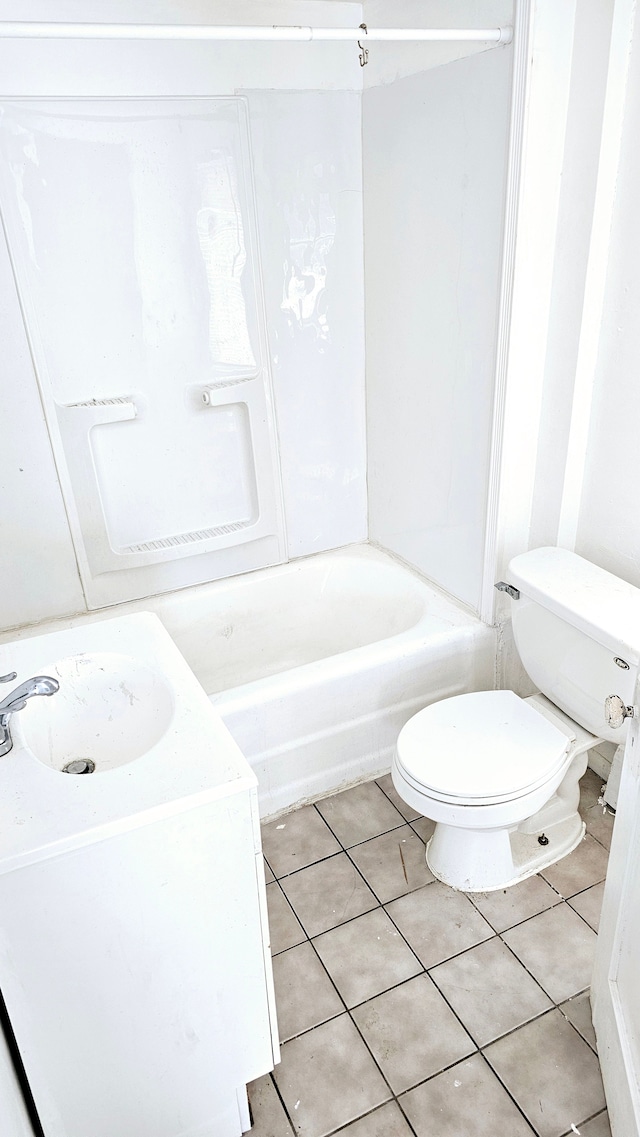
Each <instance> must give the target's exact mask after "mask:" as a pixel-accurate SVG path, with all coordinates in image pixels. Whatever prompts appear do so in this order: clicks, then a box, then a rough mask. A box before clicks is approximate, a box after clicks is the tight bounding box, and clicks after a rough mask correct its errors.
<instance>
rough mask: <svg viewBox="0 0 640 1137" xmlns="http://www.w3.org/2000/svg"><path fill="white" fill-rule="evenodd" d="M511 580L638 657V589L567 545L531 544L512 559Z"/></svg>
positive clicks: (633, 660)
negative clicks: (533, 547)
mask: <svg viewBox="0 0 640 1137" xmlns="http://www.w3.org/2000/svg"><path fill="white" fill-rule="evenodd" d="M507 580H508V582H509V584H512V585H514V586H515V587H516V588H518V589H520V591H521V592H522V593H523V594H524V595H525V596H528V597H529V599H531V600H535V601H536V602H537V603H538V604H541V605H542V606H543V607H544V608H547V609H548V610H549V611H550V612H553V613H555V615H557V616H559V617H560V618H561V619H563V620H565V621H566V622H567V623H568V624H571V625H572V626H573V627H574V628H577V629H578V630H579V631H582V632H584V633H585V635H588V636H590V638H591V639H593V640H595V641H596V642H597V643H600V644H602V645H603V646H604V647H606V648H609V649H610V650H611V651H612V652H613V653H614V655H619V656H621V657H622V659H624V660H625V661H626V662H627V663H629V664H631V665H637V664H638V662H640V589H638V588H635V587H634V586H633V585H632V584H629V583H628V582H627V581H626V580H620V578H619V577H617V576H614V575H613V573H610V572H607V571H606V570H605V569H601V568H599V567H598V566H597V565H594V564H591V562H590V561H586V560H585V559H584V557H579V556H578V555H577V553H571V552H569V550H568V549H558V548H554V547H551V548H543V549H531V550H530V552H528V553H520V554H519V556H517V557H514V558H513V560H511V561H510V562H509V567H508V569H507Z"/></svg>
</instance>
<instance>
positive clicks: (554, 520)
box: [529, 0, 614, 548]
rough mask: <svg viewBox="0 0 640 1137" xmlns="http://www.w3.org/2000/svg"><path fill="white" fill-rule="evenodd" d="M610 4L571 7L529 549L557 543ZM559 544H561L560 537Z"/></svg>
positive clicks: (598, 0)
mask: <svg viewBox="0 0 640 1137" xmlns="http://www.w3.org/2000/svg"><path fill="white" fill-rule="evenodd" d="M613 8H614V0H581V2H580V4H578V5H576V10H575V28H574V38H573V54H572V67H571V84H570V91H569V101H568V108H567V121H566V136H565V145H564V158H563V163H562V179H561V186H560V199H559V209H558V227H557V240H556V247H555V253H554V266H553V281H552V292H551V303H550V320H549V329H548V339H547V351H546V358H545V364H544V386H543V393H542V407H541V421H540V431H539V436H538V443H537V447H538V453H537V461H536V478H535V489H534V497H533V506H532V511H531V531H530V538H529V545H530V547H532V548H534V547H536V546H540V545H555V544H556V543H558V538H559V525H560V516H561V508H562V496H563V483H564V476H565V463H566V458H567V444H568V439H569V430H570V425H571V411H572V399H573V392H574V381H575V375H576V367H577V363H578V353H579V348H580V337H581V331H582V324H583V310H584V304H585V286H586V283H587V269H588V263H589V249H590V240H591V234H592V224H593V215H594V206H595V195H596V186H597V177H598V166H599V157H600V139H601V133H602V125H603V111H604V100H605V92H606V84H607V70H608V64H609V43H610V38H611V21H612V16H613ZM587 318H589V317H588V315H587ZM560 538H561V539H560V543H561V544H562V543H563V541H562V537H561V534H560Z"/></svg>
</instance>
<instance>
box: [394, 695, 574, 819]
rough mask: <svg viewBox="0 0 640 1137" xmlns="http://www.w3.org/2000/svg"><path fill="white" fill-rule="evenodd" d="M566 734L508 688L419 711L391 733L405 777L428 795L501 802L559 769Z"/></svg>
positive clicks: (567, 740) (568, 740)
mask: <svg viewBox="0 0 640 1137" xmlns="http://www.w3.org/2000/svg"><path fill="white" fill-rule="evenodd" d="M570 744H571V738H570V737H568V735H567V734H564V733H563V732H562V731H561V730H559V729H558V727H556V726H554V725H553V723H551V722H549V720H548V719H546V718H545V717H544V716H543V715H542V714H541V713H540V712H539V711H536V710H534V708H533V707H531V706H530V705H529V703H527V702H525V700H524V699H521V698H519V696H518V695H515V694H514V692H513V691H479V692H475V693H473V694H470V695H455V696H454V697H453V698H451V699H442V700H441V701H440V702H438V703H433V704H432V705H431V706H429V707H425V709H424V710H423V711H419V712H418V714H417V715H414V716H413V718H412V719H409V722H408V723H406V725H405V726H403V728H402V730H401V731H400V735H399V737H398V745H397V760H398V762H399V764H400V766H401V767H402V769H403V771H404V772H405V773H406V775H407V776H408V778H409V780H410V781H412V782H414V783H415V785H416V786H417V787H418V788H420V787H422V788H424V789H425V790H427V792H429V793H431V794H432V795H433V796H434V797H440V798H442V799H443V800H447V801H460V803H463V802H467V803H469V804H473V803H477V804H481V803H483V802H484V803H486V804H489V803H490V802H491V803H495V802H498V801H508V800H509V799H510V798H514V797H518V796H519V795H521V794H524V793H526V792H527V791H529V790H533V789H536V788H537V786H538V785H542V784H543V783H544V782H545V781H547V779H549V778H551V777H553V775H554V774H555V773H556V771H557V770H558V769H559V768H560V767H561V766H562V763H563V761H564V758H565V755H566V752H567V749H568V747H569V745H570Z"/></svg>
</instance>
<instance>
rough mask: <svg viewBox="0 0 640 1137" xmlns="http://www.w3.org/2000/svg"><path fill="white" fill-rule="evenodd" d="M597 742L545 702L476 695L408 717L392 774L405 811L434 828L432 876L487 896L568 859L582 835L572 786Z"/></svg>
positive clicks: (429, 858) (576, 788) (447, 701)
mask: <svg viewBox="0 0 640 1137" xmlns="http://www.w3.org/2000/svg"><path fill="white" fill-rule="evenodd" d="M598 741H599V740H598V738H596V737H595V736H594V735H592V734H590V733H589V732H588V731H585V730H582V729H581V728H580V727H579V726H577V724H575V723H573V722H572V721H571V720H570V719H569V718H568V716H566V715H563V714H562V712H559V711H558V709H557V708H555V707H553V705H552V704H551V703H549V700H547V699H545V698H544V696H542V695H534V696H532V697H530V698H528V699H521V698H519V696H518V695H516V694H514V692H513V691H482V692H476V693H472V694H468V695H457V696H455V697H453V698H451V699H443V700H442V701H441V702H438V703H434V704H432V705H431V706H429V707H426V708H425V709H424V710H422V711H420V712H419V713H418V714H417V715H414V716H413V718H412V719H410V720H409V722H408V723H407V724H406V725H405V726H404V727H403V729H402V730H401V732H400V735H399V738H398V743H397V747H396V752H395V755H394V759H393V764H392V769H391V772H392V778H393V782H394V785H395V787H396V789H397V791H398V793H399V794H400V796H401V797H402V798H403V799H404V801H406V802H407V803H408V804H409V805H411V806H412V807H413V808H414V809H416V810H418V811H419V812H420V813H421V814H422V815H423V816H425V817H429V818H431V820H433V821H435V822H436V828H435V831H434V834H433V836H432V838H431V840H430V841H429V843H428V845H427V853H426V857H427V863H428V865H429V868H430V869H431V872H432V873H433V875H434V876H435V877H436V878H437V879H438V880H441V881H444V882H445V883H446V884H449V885H451V886H452V887H454V888H458V889H460V890H462V891H464V892H477V891H480V892H489V891H492V890H494V889H498V888H505V887H507V886H509V885H511V884H515V883H517V882H518V881H519V880H523V879H524V878H525V877H527V876H530V875H532V874H533V873H535V872H539V871H540V869H541V868H543V867H544V866H545V865H548V864H551V863H553V862H554V861H556V860H558V859H559V858H560V857H562V856H565V855H566V854H567V853H569V852H571V850H572V849H574V848H575V847H576V845H577V844H578V843H579V842H580V840H581V839H582V837H583V835H584V829H585V827H584V823H583V822H582V821H581V819H580V817H579V814H578V812H577V805H578V800H579V786H578V782H579V779H580V777H581V776H582V774H583V773H584V771H585V769H586V765H587V751H588V749H589V748H590V747H591V746H594V745H595V744H596V742H598ZM559 789H560V792H557V791H559Z"/></svg>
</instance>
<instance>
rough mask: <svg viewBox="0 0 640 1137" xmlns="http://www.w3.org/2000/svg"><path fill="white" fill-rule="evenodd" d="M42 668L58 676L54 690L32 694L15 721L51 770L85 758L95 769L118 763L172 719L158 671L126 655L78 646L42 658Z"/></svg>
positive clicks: (136, 753)
mask: <svg viewBox="0 0 640 1137" xmlns="http://www.w3.org/2000/svg"><path fill="white" fill-rule="evenodd" d="M41 674H44V675H51V676H52V677H53V678H54V679H57V680H58V682H59V684H60V689H59V691H57V692H56V694H55V695H50V696H47V697H46V698H42V697H40V698H35V699H30V700H29V703H28V704H27V706H26V707H25V708H24V710H22V711H20V712H19V714H20V727H21V730H22V736H23V738H24V742H25V744H26V746H27V747H28V749H29V750H30V751H31V752H32V754H34V755H35V757H36V758H37V759H38V760H39V761H40V762H42V763H44V765H45V766H50V767H51V768H52V769H54V770H59V771H64V769H65V767H67V766H68V765H69V763H73V762H76V763H77V762H80V763H82V761H83V760H84V761H86V760H87V759H88V762H89V770H90V771H92V770H93V768H95V772H96V773H104V772H105V771H108V770H114V769H116V768H117V767H119V766H124V765H126V764H127V763H128V762H132V761H134V760H135V759H136V758H139V757H141V755H143V754H146V753H147V752H148V751H149V750H151V749H152V748H153V747H154V746H156V744H157V743H158V742H160V740H161V739H162V738H163V736H164V735H165V734H166V732H167V730H168V728H169V725H170V723H171V721H172V719H173V715H174V697H173V692H172V689H171V687H170V686H169V683H168V682H167V680H166V678H165V677H164V675H162V674H161V673H160V672H159V671H156V670H155V669H154V668H153V667H151V666H149V665H148V664H146V663H143V662H141V661H139V660H137V659H133V658H132V657H131V656H127V655H122V654H119V653H116V652H90V653H82V654H78V655H72V656H69V657H67V658H63V659H59V660H58V661H57V662H55V663H51V664H49V665H47V664H45V665H44V666H43V667H42V668H41ZM14 722H15V719H14ZM72 772H78V773H81V772H84V769H83V768H82V765H81V766H80V768H78V769H76V770H75V771H74V770H73V769H72Z"/></svg>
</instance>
